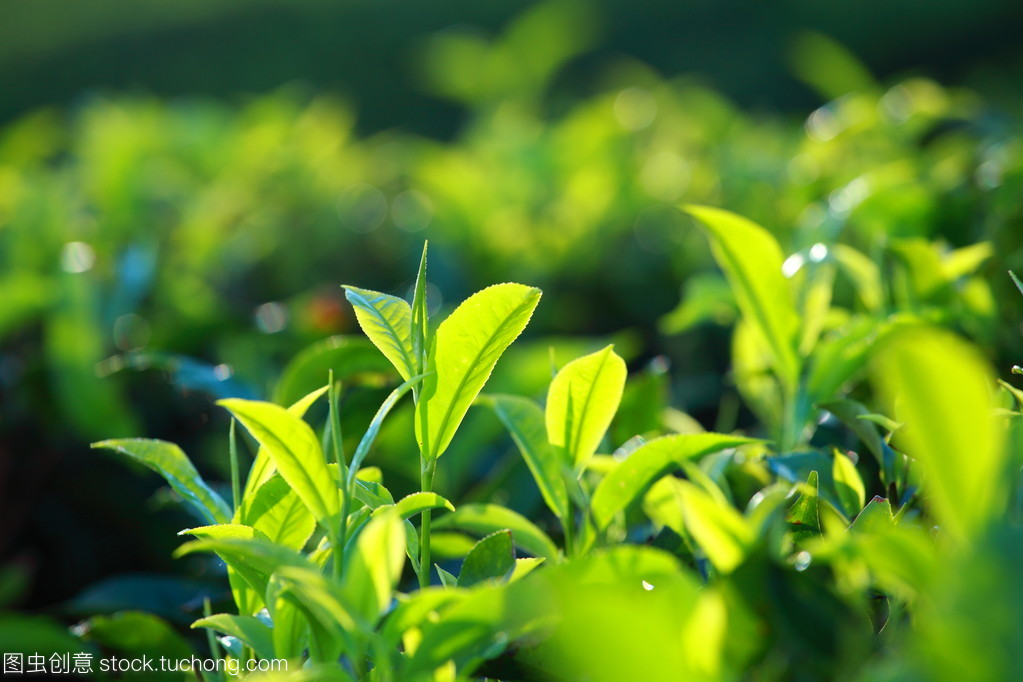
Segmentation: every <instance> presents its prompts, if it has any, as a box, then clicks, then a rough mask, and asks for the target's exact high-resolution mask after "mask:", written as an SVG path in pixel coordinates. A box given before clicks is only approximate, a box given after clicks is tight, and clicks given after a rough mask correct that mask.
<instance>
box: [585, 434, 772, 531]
mask: <svg viewBox="0 0 1023 682" xmlns="http://www.w3.org/2000/svg"><path fill="white" fill-rule="evenodd" d="M755 442H757V441H756V440H754V439H751V438H742V437H739V436H728V435H724V434H719V433H697V434H685V435H676V436H663V437H661V438H657V439H655V440H652V441H650V442H648V443H644V444H643V445H641V446H639V447H638V448H637V449H636V450H634V451H633V452H632V453H630V454H629V456H628V457H626V458H625V459H624V460H622V462H621V463H620V464H619V465H618V466H617V467H615V468H614V469H612V470H611V471H610V473H608V475H607V476H605V477H604V478H603V480H601V482H600V484H599V485H598V486H597V490H596V491H595V492H594V493H593V499H592V501H591V503H590V509H591V512H592V514H593V521H594V523H595V524H596V526H597V529H598V530H603V529H605V528H607V526H608V525H609V524H610V523H611V521H612V520H614V517H615V516H616V515H617V514H618V513H619V512H621V511H623V510H625V509H626V508H628V506H629V505H630V504H632V502H634V501H635V500H638V499H639V498H641V497H642V496H643V494H644V493H645V492H646V491H647V489H648V488H649V487H650V485H651V484H652V483H653V482H654V481H656V480H657V479H658V478H660V477H661V476H664V475H665V474H667V473H669V472H670V471H672V470H673V469H677V468H678V467H680V466H681V465H682V462H685V461H687V460H693V459H697V458H699V457H702V456H704V455H707V454H710V453H712V452H718V451H720V450H724V449H726V448H734V447H738V446H740V445H746V444H748V443H755Z"/></svg>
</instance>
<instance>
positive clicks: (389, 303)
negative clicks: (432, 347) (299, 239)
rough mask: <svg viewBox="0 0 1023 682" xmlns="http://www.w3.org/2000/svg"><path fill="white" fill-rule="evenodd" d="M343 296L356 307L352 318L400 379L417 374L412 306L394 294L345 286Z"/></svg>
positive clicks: (406, 378)
mask: <svg viewBox="0 0 1023 682" xmlns="http://www.w3.org/2000/svg"><path fill="white" fill-rule="evenodd" d="M344 289H345V297H346V298H347V299H348V301H349V302H350V303H351V304H352V305H353V306H354V307H355V318H356V319H357V320H358V321H359V326H360V327H362V331H364V332H365V333H366V336H368V337H369V340H370V341H372V342H373V345H374V346H376V347H377V348H379V349H380V352H381V353H383V354H384V356H385V357H386V358H387V359H388V360H390V361H391V364H392V365H394V368H395V369H396V370H398V374H400V375H401V378H402V379H404V380H406V381H407V380H408V379H409V377H411V376H412V375H414V374H415V373H416V371H415V368H416V366H417V363H416V361H415V352H414V350H413V348H412V309H411V308H410V307H409V304H408V303H407V302H406V301H404V300H403V299H400V298H398V297H397V296H391V295H389V294H381V293H379V292H377V291H369V290H368V289H359V288H357V287H352V286H346V287H345V288H344Z"/></svg>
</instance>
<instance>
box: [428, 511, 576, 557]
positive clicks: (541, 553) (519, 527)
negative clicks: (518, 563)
mask: <svg viewBox="0 0 1023 682" xmlns="http://www.w3.org/2000/svg"><path fill="white" fill-rule="evenodd" d="M433 528H434V529H436V530H448V529H458V530H464V531H466V532H469V533H473V534H474V535H488V534H490V533H493V532H494V531H497V530H505V529H508V530H510V531H511V532H512V540H513V541H514V543H515V544H516V545H518V546H519V547H520V548H522V549H523V550H524V551H526V552H528V553H530V554H532V555H533V556H537V557H543V558H545V559H549V560H551V561H553V560H555V559H557V557H558V548H557V546H556V545H555V544H554V542H553V541H552V540H551V539H550V538H549V537H548V536H547V534H546V533H544V532H543V531H542V530H540V529H539V528H537V527H536V526H535V525H534V524H533V523H532V522H531V521H529V520H528V519H527V518H525V517H524V516H522V515H521V514H519V513H518V512H514V511H512V510H511V509H507V508H505V507H501V506H498V505H496V504H463V505H461V506H459V507H458V509H456V510H455V511H453V512H451V513H450V514H445V515H444V516H442V517H440V518H439V519H437V520H435V521H434V522H433Z"/></svg>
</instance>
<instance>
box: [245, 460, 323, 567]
mask: <svg viewBox="0 0 1023 682" xmlns="http://www.w3.org/2000/svg"><path fill="white" fill-rule="evenodd" d="M235 516H236V521H237V523H240V524H244V525H247V526H252V527H253V528H255V529H256V530H259V531H262V532H263V533H264V534H266V536H267V538H269V540H270V541H271V542H274V543H277V544H279V545H283V546H285V547H290V548H291V549H297V550H300V549H302V547H304V546H305V543H306V540H308V539H309V536H310V535H312V534H313V530H314V529H315V528H316V519H315V518H313V516H312V514H310V513H309V509H308V508H306V506H305V504H303V503H302V500H301V499H300V498H299V496H298V495H297V494H296V493H295V491H294V490H292V488H291V486H289V485H288V482H287V481H285V480H284V479H283V478H281V477H280V476H278V475H274V476H271V477H270V479H269V480H267V481H266V482H265V483H264V484H263V485H261V486H259V488H258V489H257V490H256V492H255V494H254V495H250V496H249V497H246V498H245V500H244V501H243V502H242V506H241V507H239V508H238V512H237V513H236V514H235Z"/></svg>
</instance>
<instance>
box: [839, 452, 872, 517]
mask: <svg viewBox="0 0 1023 682" xmlns="http://www.w3.org/2000/svg"><path fill="white" fill-rule="evenodd" d="M834 457H835V464H834V466H833V467H832V469H831V477H832V478H833V479H834V480H835V492H836V493H837V494H838V499H839V501H840V502H841V503H842V511H844V512H845V514H846V516H848V517H850V518H852V517H853V516H855V515H856V514H858V513H859V512H860V510H861V509H863V503H864V501H865V500H866V490H865V489H864V486H863V479H862V478H861V477H860V472H858V471H857V470H856V465H855V464H853V461H852V459H850V458H849V456H848V455H846V454H844V453H842V452H840V451H839V450H837V449H836V450H835V451H834Z"/></svg>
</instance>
